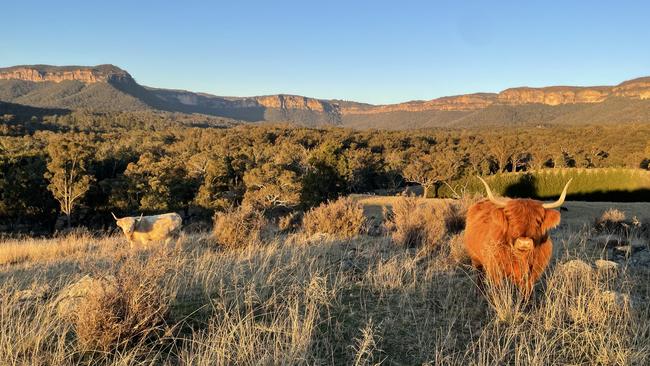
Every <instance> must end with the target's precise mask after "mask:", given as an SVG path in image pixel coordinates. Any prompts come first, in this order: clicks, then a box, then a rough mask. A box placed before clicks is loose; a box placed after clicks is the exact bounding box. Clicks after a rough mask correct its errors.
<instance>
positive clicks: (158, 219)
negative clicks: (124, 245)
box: [111, 212, 183, 245]
mask: <svg viewBox="0 0 650 366" xmlns="http://www.w3.org/2000/svg"><path fill="white" fill-rule="evenodd" d="M111 214H112V215H113V217H114V218H115V221H116V222H117V226H119V227H120V228H121V229H122V231H124V235H126V238H127V239H128V240H129V242H130V243H131V244H132V245H133V244H135V243H141V244H144V245H147V244H148V243H150V242H152V241H159V240H167V239H169V237H170V236H171V235H172V234H174V233H176V232H178V231H179V229H180V227H181V225H182V224H183V219H181V216H180V215H179V214H177V213H166V214H162V215H154V216H143V215H140V217H123V218H121V219H118V218H117V216H115V214H114V213H112V212H111Z"/></svg>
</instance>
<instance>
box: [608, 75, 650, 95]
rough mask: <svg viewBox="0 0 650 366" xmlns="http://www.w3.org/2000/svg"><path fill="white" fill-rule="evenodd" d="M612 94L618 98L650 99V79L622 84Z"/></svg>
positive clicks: (645, 78) (634, 80) (640, 79)
mask: <svg viewBox="0 0 650 366" xmlns="http://www.w3.org/2000/svg"><path fill="white" fill-rule="evenodd" d="M612 92H613V94H614V95H616V96H618V97H627V98H635V99H650V77H644V78H638V79H633V80H629V81H626V82H623V83H620V84H618V85H617V86H616V87H614V88H613V89H612Z"/></svg>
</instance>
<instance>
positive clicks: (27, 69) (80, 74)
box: [0, 65, 132, 84]
mask: <svg viewBox="0 0 650 366" xmlns="http://www.w3.org/2000/svg"><path fill="white" fill-rule="evenodd" d="M0 80H25V81H32V82H37V83H40V82H46V81H51V82H55V83H60V82H62V81H80V82H82V83H86V84H93V83H105V82H120V81H131V80H132V78H131V75H129V73H127V72H126V71H124V70H122V69H120V68H118V67H116V66H113V65H99V66H94V67H88V66H64V67H57V66H48V65H25V66H14V67H7V68H0Z"/></svg>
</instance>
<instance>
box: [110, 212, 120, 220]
mask: <svg viewBox="0 0 650 366" xmlns="http://www.w3.org/2000/svg"><path fill="white" fill-rule="evenodd" d="M111 215H113V218H114V219H115V220H119V219H118V218H117V216H115V214H114V213H113V211H111Z"/></svg>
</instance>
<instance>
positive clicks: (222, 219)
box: [213, 206, 268, 248]
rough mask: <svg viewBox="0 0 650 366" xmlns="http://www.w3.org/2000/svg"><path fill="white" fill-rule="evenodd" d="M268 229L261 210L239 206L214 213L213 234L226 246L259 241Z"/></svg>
mask: <svg viewBox="0 0 650 366" xmlns="http://www.w3.org/2000/svg"><path fill="white" fill-rule="evenodd" d="M266 230H268V221H267V220H266V218H265V217H264V215H263V214H262V212H261V211H259V210H255V209H253V208H250V207H248V206H240V207H239V208H236V209H231V210H229V211H226V212H217V213H216V214H215V215H214V229H213V232H214V236H215V239H216V240H217V242H218V243H219V245H221V246H223V247H226V248H238V247H244V246H247V245H249V244H254V243H259V242H260V241H261V240H262V239H263V237H264V234H265V232H264V231H266Z"/></svg>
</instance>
